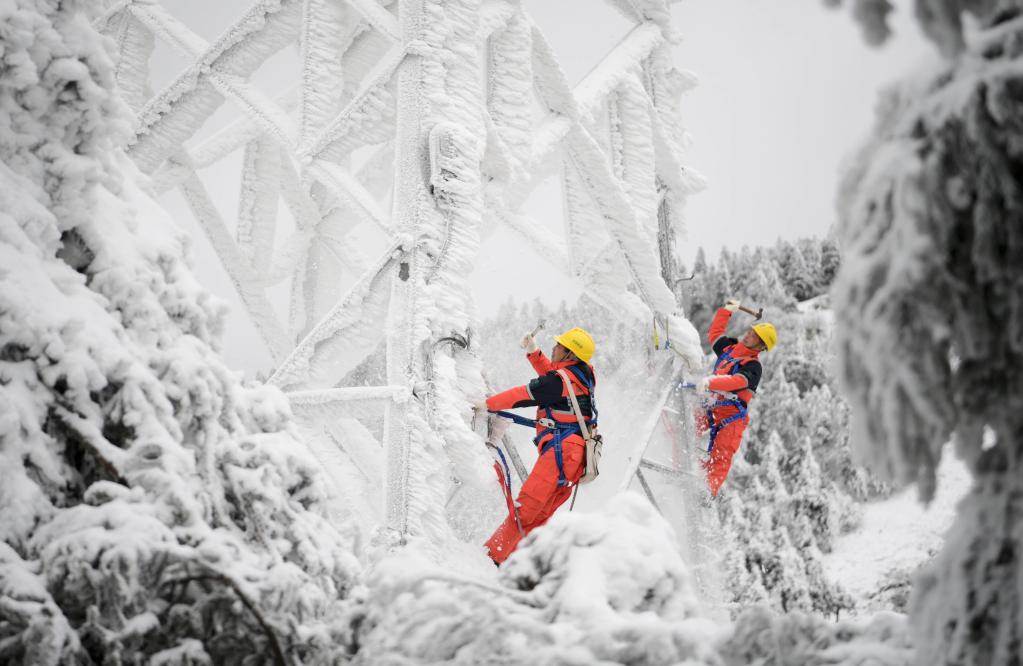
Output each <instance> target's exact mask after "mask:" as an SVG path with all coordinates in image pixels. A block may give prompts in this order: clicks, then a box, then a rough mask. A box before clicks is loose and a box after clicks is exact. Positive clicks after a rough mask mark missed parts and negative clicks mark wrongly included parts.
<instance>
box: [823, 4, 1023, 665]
mask: <svg viewBox="0 0 1023 666" xmlns="http://www.w3.org/2000/svg"><path fill="white" fill-rule="evenodd" d="M1021 4H1023V3H1020V2H1018V1H1012V2H993V1H991V2H970V3H968V2H960V1H945V2H929V3H918V7H920V9H921V12H920V13H919V15H920V18H921V21H922V24H923V27H924V30H925V32H926V33H927V34H928V35H930V36H931V37H932V39H934V41H935V42H936V43H937V44H938V46H939V48H940V49H941V51H942V52H943V53H944V54H945V55H946V56H947V57H948V58H949V59H950V61H949V62H948V63H947V64H945V65H944V66H943V67H940V68H939V71H937V72H935V73H933V74H932V75H929V76H926V77H923V78H917V79H914V80H911V81H908V82H907V83H905V84H904V85H901V86H899V87H896V88H893V89H892V90H890V91H889V92H888V93H887V94H886V95H885V97H884V99H883V103H882V104H881V106H880V111H879V117H878V121H877V125H876V127H875V129H874V132H873V136H872V139H871V141H870V144H869V145H868V146H866V147H865V148H864V150H863V151H862V153H861V154H860V155H859V156H858V158H857V160H856V162H855V164H854V165H853V166H852V168H851V170H850V172H849V174H848V176H847V178H846V182H845V184H844V187H843V196H842V200H841V201H840V207H841V210H842V211H843V220H842V225H841V230H840V234H841V244H842V247H843V254H844V258H845V259H844V262H843V266H842V268H841V269H840V271H839V276H838V279H837V280H836V286H835V289H834V296H835V305H836V313H837V315H838V317H839V321H840V325H839V326H837V327H836V333H837V343H838V349H839V353H840V356H841V360H842V365H841V376H842V380H843V384H844V386H845V388H846V395H847V397H848V399H849V400H850V402H851V404H852V405H853V408H854V412H853V432H854V435H855V445H856V447H857V450H858V451H859V452H860V454H861V455H862V457H863V458H864V459H866V460H868V461H870V462H872V463H873V465H874V466H875V467H876V468H877V469H879V470H881V471H883V472H885V473H886V474H887V475H888V476H889V477H891V478H893V479H895V480H896V481H899V482H902V483H905V482H913V481H916V482H917V483H918V484H919V485H918V487H919V490H920V494H921V496H922V498H923V499H924V500H927V499H929V498H930V497H932V496H933V494H934V489H935V483H936V475H935V469H936V467H937V465H938V462H939V460H940V458H941V455H942V449H943V446H944V444H945V443H946V442H947V441H948V440H949V439H952V440H953V441H954V442H955V447H956V452H957V453H958V454H959V455H960V456H961V457H962V458H963V459H964V460H965V462H966V464H967V465H968V466H969V468H970V469H971V471H972V473H973V476H974V486H973V488H972V490H971V491H970V493H969V494H968V495H967V496H966V497H965V498H964V499H963V500H962V502H961V503H960V504H959V515H958V516H957V519H956V522H955V525H954V526H953V528H952V530H951V533H950V534H949V535H948V538H947V541H946V546H945V548H944V550H943V551H942V552H941V554H939V556H938V557H937V559H936V561H935V562H934V564H933V566H932V567H931V568H930V571H929V572H928V573H927V575H925V576H924V577H923V578H921V579H920V580H919V581H918V583H917V585H916V587H915V590H914V599H913V601H912V607H913V608H912V616H913V624H914V628H915V633H916V642H917V644H918V649H919V654H918V656H917V662H918V663H920V664H940V663H945V664H953V663H955V664H962V663H969V664H978V665H987V664H1011V663H1018V661H1019V655H1020V646H1021V644H1023V636H1021V627H1023V593H1021V588H1020V580H1021V577H1023V558H1021V549H1020V543H1021V541H1023V531H1021V530H1023V527H1021V526H1023V522H1021V521H1020V520H1019V516H1020V498H1021V497H1023V374H1021V373H1020V368H1021V367H1023V290H1021V285H1023V179H1021V178H1020V173H1023V129H1021V125H1020V122H1019V119H1020V117H1021V114H1023V74H1021V71H1023V6H1021ZM964 9H966V10H969V11H970V12H971V13H972V14H973V19H974V23H975V26H976V27H975V29H973V30H971V35H970V38H969V39H966V37H965V36H964V34H963V30H962V21H963V17H962V11H963V10H964Z"/></svg>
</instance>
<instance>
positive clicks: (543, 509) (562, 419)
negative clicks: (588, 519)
mask: <svg viewBox="0 0 1023 666" xmlns="http://www.w3.org/2000/svg"><path fill="white" fill-rule="evenodd" d="M554 340H555V341H556V342H557V344H555V345H554V349H553V350H552V351H551V357H550V358H547V356H545V355H544V354H543V352H541V351H540V349H539V347H537V344H536V340H535V339H534V338H533V336H532V334H528V335H526V336H525V337H524V338H523V339H522V346H523V348H524V349H525V350H526V358H527V359H528V360H529V362H530V364H532V366H533V369H534V370H536V374H537V377H536V379H533V380H532V381H530V382H529V383H528V384H525V385H523V386H516V387H515V388H512V389H508V390H507V391H503V392H501V393H497V394H495V395H492V396H490V397H489V398H487V399H486V402H485V403H482V402H481V403H479V404H477V405H476V407H477V409H481V410H482V409H486V410H488V411H491V412H495V411H498V410H505V409H514V408H516V407H533V406H535V407H536V408H537V411H536V421H537V423H536V438H535V439H534V440H533V443H534V444H536V446H537V449H538V452H539V457H538V458H537V461H536V464H535V465H533V469H532V471H530V473H529V476H528V477H527V478H526V480H525V481H524V482H523V483H522V489H521V490H520V491H519V495H518V499H517V501H516V506H517V509H518V511H517V513H518V515H517V516H516V515H515V513H510V514H509V515H508V517H507V518H505V520H504V522H502V523H501V525H500V526H499V527H498V528H497V530H496V531H495V532H494V534H493V535H492V536H491V537H490V538H489V539H488V540H487V542H486V547H487V551H488V552H489V554H490V558H491V559H492V560H494V562H495V563H496V564H501V563H502V562H504V561H505V560H506V559H507V558H508V556H509V555H511V553H512V551H514V550H515V548H516V546H518V543H519V541H520V540H521V539H522V538H523V537H524V536H526V535H527V534H529V533H530V532H531V531H533V530H534V529H536V528H537V527H539V526H541V525H543V524H544V523H546V522H547V520H548V519H549V518H550V517H551V516H552V515H553V514H554V512H555V511H556V510H557V508H558V507H559V506H561V505H562V504H564V502H565V500H567V499H568V498H569V496H570V495H571V494H572V487H573V486H574V485H575V484H576V483H577V482H578V481H579V478H580V477H581V476H582V475H583V471H584V463H585V455H586V446H585V443H584V441H583V438H582V436H581V435H580V431H579V424H578V420H577V419H576V416H575V414H574V413H573V412H572V409H571V406H570V404H569V403H570V401H569V398H568V388H567V387H566V386H565V382H564V381H563V380H562V377H561V375H559V374H558V370H565V371H566V375H567V376H568V378H569V381H570V382H571V384H572V389H573V390H574V392H575V395H576V400H577V401H578V403H579V410H580V412H581V413H582V415H583V417H584V419H585V421H586V423H587V427H590V425H591V424H593V423H594V419H595V417H596V405H595V403H594V393H593V388H594V385H595V384H596V378H595V376H594V374H593V367H592V366H590V364H589V361H590V359H591V358H592V357H593V352H594V351H595V346H594V343H593V338H592V337H591V336H590V334H589V333H587V332H586V331H584V330H583V329H581V328H573V329H571V330H570V331H567V332H566V333H564V334H562V335H557V336H555V337H554Z"/></svg>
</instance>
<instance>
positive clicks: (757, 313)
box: [739, 305, 764, 319]
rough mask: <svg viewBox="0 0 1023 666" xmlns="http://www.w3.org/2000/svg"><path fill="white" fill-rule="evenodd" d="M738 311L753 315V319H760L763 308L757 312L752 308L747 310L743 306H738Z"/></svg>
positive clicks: (762, 314)
mask: <svg viewBox="0 0 1023 666" xmlns="http://www.w3.org/2000/svg"><path fill="white" fill-rule="evenodd" d="M739 309H740V310H742V311H743V312H745V313H746V314H751V315H753V318H754V319H760V318H761V317H763V316H764V308H760V309H759V310H754V309H752V308H747V307H746V306H744V305H740V306H739Z"/></svg>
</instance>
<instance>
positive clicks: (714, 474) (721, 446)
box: [703, 420, 746, 497]
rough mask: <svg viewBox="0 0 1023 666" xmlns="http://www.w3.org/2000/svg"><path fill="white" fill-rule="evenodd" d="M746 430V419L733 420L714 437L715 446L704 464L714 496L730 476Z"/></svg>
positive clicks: (708, 484)
mask: <svg viewBox="0 0 1023 666" xmlns="http://www.w3.org/2000/svg"><path fill="white" fill-rule="evenodd" d="M744 430H746V422H745V421H743V420H739V421H733V422H732V423H729V424H728V425H726V426H725V427H724V428H722V429H721V430H720V431H719V432H718V435H717V437H715V438H714V448H713V449H711V451H710V457H709V458H708V459H707V461H706V462H704V464H703V466H704V468H705V469H706V470H707V486H708V487H709V488H710V493H711V494H712V495H713V496H714V497H717V495H718V491H719V490H720V489H721V484H723V483H724V482H725V477H727V476H728V470H729V469H731V467H732V456H734V455H735V452H736V451H738V450H739V443H740V442H742V433H743V431H744Z"/></svg>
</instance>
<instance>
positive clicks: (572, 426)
mask: <svg viewBox="0 0 1023 666" xmlns="http://www.w3.org/2000/svg"><path fill="white" fill-rule="evenodd" d="M567 369H568V370H569V371H571V373H572V374H573V375H575V376H576V379H578V380H579V382H580V383H581V384H582V385H583V386H585V387H586V391H587V392H588V393H589V396H590V411H591V412H593V417H592V418H590V419H586V426H587V427H588V428H593V427H594V426H596V425H597V401H596V397H595V396H594V395H593V382H591V381H589V380H588V379H586V375H584V374H583V371H582V370H581V369H580V368H578V367H577V366H574V365H570V366H568V368H567ZM569 404H570V405H571V403H569ZM544 411H545V412H546V418H544V419H540V425H541V426H543V428H544V429H543V430H541V431H540V432H539V433H538V434H537V436H536V437H534V438H533V446H538V445H539V444H540V440H542V439H543V438H544V437H546V436H547V435H553V437H551V439H550V441H548V442H547V443H546V444H544V445H543V448H542V449H540V455H541V456H542V455H543V454H545V453H547V452H548V451H550V450H551V449H554V462H555V463H557V465H558V485H559V486H567V485H568V484H569V482H568V477H566V476H565V454H564V450H563V449H562V448H561V443H562V442H563V441H565V440H566V439H568V438H569V437H571V436H572V435H580V436H581V435H582V430H580V429H579V423H578V421H576V422H574V423H561V422H559V421H555V420H554V413H553V412H551V408H550V407H544ZM493 413H494V414H497V415H498V416H503V417H504V418H506V419H511V420H512V421H513V422H515V423H518V424H519V425H524V426H529V427H530V428H536V424H537V419H529V418H526V417H525V416H519V415H518V414H515V413H513V412H505V411H497V412H493Z"/></svg>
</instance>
